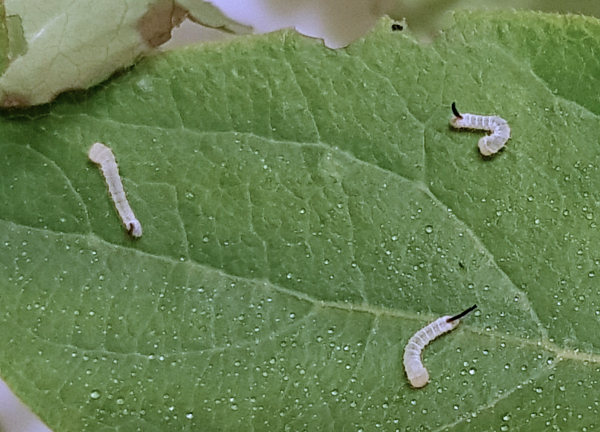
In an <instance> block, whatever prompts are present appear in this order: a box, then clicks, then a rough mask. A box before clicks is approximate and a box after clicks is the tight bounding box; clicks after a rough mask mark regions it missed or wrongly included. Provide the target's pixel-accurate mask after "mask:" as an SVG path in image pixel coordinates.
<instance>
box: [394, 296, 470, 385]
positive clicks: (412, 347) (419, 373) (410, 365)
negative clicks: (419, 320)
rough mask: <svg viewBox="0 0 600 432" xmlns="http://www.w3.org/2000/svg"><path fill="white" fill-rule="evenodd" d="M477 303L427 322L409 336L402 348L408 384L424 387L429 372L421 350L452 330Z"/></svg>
mask: <svg viewBox="0 0 600 432" xmlns="http://www.w3.org/2000/svg"><path fill="white" fill-rule="evenodd" d="M476 307H477V305H473V306H471V307H470V308H469V309H467V310H466V311H463V312H461V313H459V314H458V315H455V316H450V315H447V316H443V317H441V318H438V319H436V320H435V321H434V322H432V323H429V324H427V325H426V326H425V327H423V328H422V329H421V330H419V331H418V332H416V333H415V334H414V336H413V337H411V338H410V339H409V341H408V344H406V347H405V348H404V369H405V370H406V376H407V377H408V381H410V385H412V386H413V387H415V388H420V387H424V386H425V384H427V382H428V381H429V372H427V369H425V366H423V361H422V360H421V351H423V348H425V346H426V345H427V344H428V343H429V342H431V341H432V340H434V339H435V338H436V337H438V336H440V335H442V334H444V333H446V332H449V331H450V330H453V329H454V328H456V326H458V324H459V323H460V319H461V318H462V317H464V316H465V315H466V314H468V313H469V312H471V311H472V310H473V309H475V308H476Z"/></svg>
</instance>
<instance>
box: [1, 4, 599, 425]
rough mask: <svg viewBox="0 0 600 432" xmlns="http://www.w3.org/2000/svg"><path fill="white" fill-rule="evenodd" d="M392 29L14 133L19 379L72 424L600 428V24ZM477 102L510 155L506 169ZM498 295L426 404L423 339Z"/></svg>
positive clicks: (208, 72)
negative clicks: (111, 190)
mask: <svg viewBox="0 0 600 432" xmlns="http://www.w3.org/2000/svg"><path fill="white" fill-rule="evenodd" d="M390 27H391V22H390V21H388V20H383V21H382V22H381V24H380V25H379V26H378V27H377V28H376V29H375V30H374V31H373V32H372V33H371V34H370V35H368V36H367V37H366V38H365V39H363V40H361V41H359V42H357V43H355V44H353V45H351V46H350V47H348V48H347V49H343V50H336V51H333V50H329V49H327V48H324V47H323V46H322V44H320V43H319V42H317V41H314V40H310V39H307V38H303V37H301V36H298V35H295V34H294V33H291V32H282V33H274V34H270V35H265V36H259V37H251V38H244V39H238V40H235V41H232V42H228V43H225V44H215V45H207V46H205V47H203V48H195V49H187V50H182V51H179V52H172V53H168V54H166V55H164V56H161V57H155V58H151V59H146V60H144V61H143V62H141V63H139V64H138V65H137V66H136V67H135V68H134V69H133V70H132V71H131V72H129V73H127V74H123V75H122V76H120V77H117V78H115V79H113V80H111V81H110V82H109V83H107V84H104V85H102V86H99V87H97V88H95V89H93V90H91V91H88V92H87V93H86V94H74V95H67V96H63V97H61V98H59V100H58V101H56V102H55V103H53V104H52V105H50V106H47V107H41V108H36V109H33V110H30V111H27V112H16V113H12V114H5V115H4V116H3V117H2V118H1V119H0V130H1V131H2V136H3V142H2V145H1V152H0V155H1V157H0V177H1V181H0V194H1V195H2V199H1V200H0V219H1V221H0V247H1V248H2V253H1V254H0V276H1V278H0V280H1V282H0V283H1V285H0V311H1V313H0V317H1V318H0V373H1V374H2V376H3V378H5V379H6V380H7V382H8V383H9V385H10V386H11V387H12V388H13V390H15V391H16V392H17V394H19V395H20V397H22V398H23V399H24V401H25V402H26V403H28V404H29V405H30V406H31V407H32V408H33V409H34V411H35V412H37V413H38V414H39V415H40V416H41V417H42V419H43V420H44V421H46V422H47V423H48V424H49V425H50V427H52V428H53V429H54V430H55V431H57V432H58V431H82V430H90V431H92V430H93V431H113V430H117V429H118V430H120V431H129V430H131V431H133V430H138V429H139V430H144V431H164V430H169V431H179V430H182V431H183V430H251V429H254V430H283V429H286V430H300V429H306V430H331V431H333V430H360V429H363V430H373V429H375V428H376V427H381V428H382V429H385V430H394V429H399V430H419V429H423V430H448V431H465V430H472V431H484V430H490V431H491V430H504V429H506V428H507V430H523V431H525V430H528V431H530V430H544V429H546V428H550V427H556V428H562V429H564V430H576V429H582V428H585V427H587V428H591V427H593V425H594V424H595V423H596V421H597V413H596V411H597V408H596V407H597V405H598V402H599V396H598V395H599V394H600V393H599V392H598V390H599V389H598V379H599V378H600V373H599V368H598V363H599V362H600V356H599V354H598V353H599V344H598V341H597V338H596V329H597V326H598V316H599V314H600V306H599V304H600V293H599V292H598V289H597V282H596V279H595V276H596V275H597V274H598V273H599V272H600V269H599V268H598V266H599V265H600V250H599V249H598V246H597V245H598V244H599V241H598V240H599V238H598V237H599V235H598V230H597V229H596V228H597V227H596V224H597V222H596V217H597V215H598V214H600V209H599V208H598V207H599V204H598V202H599V197H598V190H599V189H600V188H599V187H598V186H599V182H600V177H599V174H598V157H599V156H600V147H599V146H598V141H597V138H596V137H597V136H598V132H600V131H599V125H598V109H599V108H600V105H599V103H598V100H597V98H596V97H595V96H594V93H593V89H594V88H595V84H596V81H597V80H598V78H599V76H600V75H599V72H598V68H594V67H593V64H594V61H595V53H597V52H598V51H599V50H600V46H599V44H600V23H599V22H598V21H597V20H595V19H586V18H582V17H560V16H550V15H542V14H533V13H509V12H505V13H495V14H493V15H490V14H488V15H486V14H480V13H477V14H460V15H458V16H457V24H456V25H455V26H454V27H453V28H452V29H450V30H449V31H448V32H446V33H445V34H443V35H442V36H440V37H439V38H438V39H436V41H435V42H434V43H433V44H431V45H428V46H423V45H419V44H417V43H416V42H415V40H414V39H413V38H412V36H411V35H410V34H408V33H406V32H393V31H391V30H390ZM453 101H456V103H457V106H458V108H459V109H460V110H463V111H465V112H471V113H476V114H493V115H499V116H501V117H503V118H505V119H506V120H507V121H508V122H509V124H510V126H511V129H512V139H511V140H510V141H509V142H508V144H507V146H506V148H505V149H504V150H503V151H502V152H501V153H500V154H498V155H496V156H495V157H494V158H491V159H488V160H484V159H482V158H481V156H480V155H479V154H478V151H477V140H478V139H479V138H480V137H481V133H479V132H464V131H456V130H451V129H450V128H449V125H448V120H449V118H450V114H451V113H450V108H449V107H450V104H451V102H453ZM96 141H101V142H104V143H105V144H107V145H108V146H110V147H111V148H112V149H113V151H114V153H115V155H116V158H117V161H118V162H119V165H120V172H121V175H122V177H123V181H124V185H125V190H126V191H127V194H128V198H129V200H130V203H131V205H132V208H133V209H134V211H135V213H136V216H137V217H138V219H139V220H140V221H141V223H142V225H143V229H144V235H143V236H142V237H141V239H140V240H138V241H133V240H131V239H130V238H129V237H128V236H127V234H126V233H125V230H124V228H123V227H122V226H121V223H120V221H119V218H118V216H117V214H116V212H115V210H114V208H113V204H112V202H111V201H110V197H109V195H108V193H107V191H106V186H105V184H104V180H103V178H102V176H101V173H100V171H99V170H98V169H97V167H96V166H95V165H93V164H92V163H90V162H89V161H87V157H86V152H87V149H88V148H89V147H90V146H91V144H92V143H94V142H96ZM473 303H477V304H478V305H479V310H478V312H476V313H473V314H471V315H470V316H468V317H465V319H464V320H463V321H464V322H463V323H462V324H461V325H460V326H459V327H458V328H457V329H456V330H454V331H453V332H451V333H449V334H447V335H445V336H443V337H442V338H440V339H439V340H436V341H435V342H433V343H432V344H431V345H430V346H429V347H427V349H426V350H425V352H424V361H425V364H426V365H427V367H428V369H429V372H430V375H431V382H430V383H429V384H428V385H427V386H426V387H425V388H424V389H422V390H414V389H411V388H410V386H409V385H408V382H407V380H406V377H405V375H404V370H403V367H402V352H403V348H404V345H405V344H406V342H407V341H408V339H409V338H410V336H411V335H412V334H414V333H415V332H416V331H417V330H418V329H419V328H421V327H423V326H424V325H425V324H427V323H428V322H429V321H431V320H433V319H435V318H437V317H439V316H441V315H446V314H454V313H457V312H460V311H461V310H463V309H464V308H466V307H468V306H470V305H472V304H473Z"/></svg>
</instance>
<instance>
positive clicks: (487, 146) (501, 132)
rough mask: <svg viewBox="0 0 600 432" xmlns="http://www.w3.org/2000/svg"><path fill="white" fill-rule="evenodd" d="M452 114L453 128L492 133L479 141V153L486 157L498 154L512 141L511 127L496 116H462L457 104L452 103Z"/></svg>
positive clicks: (451, 122)
mask: <svg viewBox="0 0 600 432" xmlns="http://www.w3.org/2000/svg"><path fill="white" fill-rule="evenodd" d="M452 113H453V114H454V116H453V117H452V118H451V119H450V124H451V125H452V127H454V128H457V129H477V130H484V131H488V132H491V133H492V134H491V135H486V136H484V137H483V138H481V139H480V140H479V143H478V146H479V151H480V152H481V154H482V155H484V156H491V155H493V154H494V153H497V152H498V150H500V149H501V148H502V147H504V145H505V144H506V141H508V140H509V139H510V127H508V123H506V120H504V119H503V118H500V117H496V116H480V115H475V114H461V113H459V112H458V110H457V109H456V102H452Z"/></svg>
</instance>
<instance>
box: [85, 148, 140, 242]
mask: <svg viewBox="0 0 600 432" xmlns="http://www.w3.org/2000/svg"><path fill="white" fill-rule="evenodd" d="M88 157H89V158H90V160H91V161H92V162H94V163H97V164H98V165H100V169H101V170H102V174H104V179H105V180H106V184H107V185H108V192H109V193H110V196H111V198H112V200H113V202H114V203H115V207H116V208H117V212H118V213H119V217H120V218H121V220H122V221H123V225H125V228H127V231H129V234H131V235H132V236H133V237H140V236H141V235H142V225H141V224H140V221H138V220H137V219H136V218H135V215H134V214H133V210H131V207H130V205H129V203H128V202H127V197H126V196H125V191H124V190H123V183H121V177H119V168H118V167H117V161H116V160H115V155H114V154H113V152H112V151H111V150H110V148H108V147H106V146H105V145H104V144H102V143H99V142H97V143H95V144H94V145H92V146H91V147H90V151H89V152H88Z"/></svg>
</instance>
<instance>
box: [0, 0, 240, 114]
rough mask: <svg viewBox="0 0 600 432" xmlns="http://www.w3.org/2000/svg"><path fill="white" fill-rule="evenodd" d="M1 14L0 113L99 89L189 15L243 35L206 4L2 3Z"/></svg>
mask: <svg viewBox="0 0 600 432" xmlns="http://www.w3.org/2000/svg"><path fill="white" fill-rule="evenodd" d="M0 8H2V11H1V13H0V18H1V20H0V53H1V54H0V71H1V72H2V73H1V74H0V106H2V107H11V106H19V107H23V106H29V105H37V104H43V103H46V102H49V101H51V100H52V99H54V98H55V97H56V96H57V95H58V94H59V93H62V92H64V91H67V90H77V89H86V88H88V87H90V86H92V85H94V84H97V83H99V82H101V81H103V80H105V79H106V78H108V77H109V76H110V75H111V74H113V73H114V72H115V71H117V70H119V69H122V68H125V67H128V66H131V65H132V64H133V63H134V62H135V61H136V60H137V59H138V58H140V57H141V56H144V55H146V54H148V53H149V52H152V49H153V48H154V47H156V46H159V45H161V44H162V43H164V42H166V41H167V40H169V38H170V37H171V30H172V29H173V28H174V27H176V26H178V25H179V24H180V23H181V21H182V20H183V19H184V18H185V17H186V16H188V17H189V18H191V19H193V20H194V21H197V22H201V23H202V24H204V25H206V26H209V27H218V28H222V29H225V30H228V31H232V32H247V31H248V27H246V26H243V25H241V24H238V23H236V22H234V21H232V20H230V19H228V18H226V17H225V16H224V15H223V14H222V13H221V12H220V11H219V10H218V9H217V8H216V7H215V6H213V5H212V4H210V3H208V2H205V1H204V0H181V1H173V0H128V1H123V0H102V1H95V0H76V1H71V0H68V1H67V0H44V1H43V2H40V1H38V0H5V1H4V2H2V4H1V5H0Z"/></svg>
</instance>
